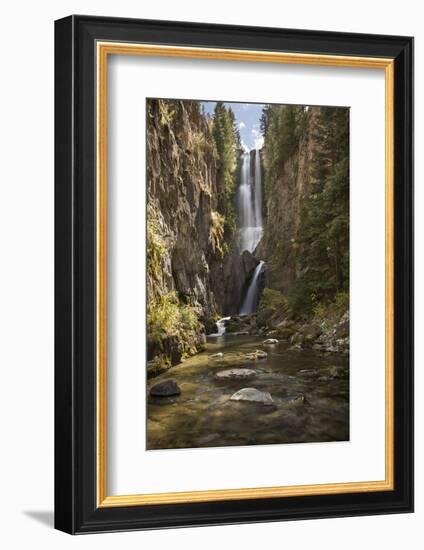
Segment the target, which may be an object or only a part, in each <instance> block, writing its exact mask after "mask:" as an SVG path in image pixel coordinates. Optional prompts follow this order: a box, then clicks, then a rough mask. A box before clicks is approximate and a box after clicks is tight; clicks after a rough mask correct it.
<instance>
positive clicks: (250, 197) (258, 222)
mask: <svg viewBox="0 0 424 550" xmlns="http://www.w3.org/2000/svg"><path fill="white" fill-rule="evenodd" d="M252 157H253V155H251V154H250V151H249V152H246V153H244V154H243V159H242V164H241V174H240V185H239V188H238V201H237V214H238V222H239V226H238V231H239V243H240V252H243V251H244V250H248V251H249V252H250V253H251V254H253V252H254V251H255V249H256V247H257V246H258V244H259V241H260V240H261V238H262V233H263V226H262V175H261V155H260V152H259V149H255V155H254V167H253V170H252V169H251V160H252ZM252 171H253V178H252ZM263 268H264V262H259V264H258V265H257V266H256V269H255V271H254V273H253V276H252V279H251V281H250V283H249V286H248V289H247V293H246V296H245V297H244V300H243V305H242V307H241V310H240V314H241V315H245V314H248V313H252V312H253V311H255V310H256V308H257V305H258V299H259V276H260V274H261V272H262V270H263Z"/></svg>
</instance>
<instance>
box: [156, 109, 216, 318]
mask: <svg viewBox="0 0 424 550" xmlns="http://www.w3.org/2000/svg"><path fill="white" fill-rule="evenodd" d="M147 116H148V124H147V127H148V135H147V144H148V154H147V185H148V188H147V193H148V224H150V225H151V226H152V230H153V231H154V232H155V233H156V235H155V236H154V237H153V238H157V239H160V240H161V241H162V250H161V252H162V254H161V258H160V265H159V266H156V267H158V269H157V273H154V270H153V269H149V273H148V281H147V290H148V295H149V296H151V295H154V294H155V293H158V292H161V293H164V292H169V291H171V290H177V291H178V292H180V293H182V294H187V295H188V296H190V297H191V298H192V299H193V300H194V301H195V302H197V303H198V304H200V305H201V307H202V308H203V310H204V313H205V314H206V315H212V314H214V313H215V311H216V303H215V299H214V296H213V292H212V290H211V282H210V264H211V263H213V262H214V261H217V260H218V259H219V255H220V248H221V246H222V238H223V228H222V227H221V224H220V215H219V212H218V210H217V208H218V197H219V194H220V189H218V188H217V183H218V182H217V178H216V159H215V158H214V154H215V151H214V148H213V144H212V140H211V135H210V131H209V128H208V126H207V123H206V121H205V119H204V117H203V116H202V114H201V113H200V111H199V107H198V105H196V104H195V103H190V102H187V101H186V102H179V101H175V102H168V101H167V102H162V101H161V100H151V101H149V104H148V113H147ZM152 267H153V266H152ZM156 275H158V276H157V277H156Z"/></svg>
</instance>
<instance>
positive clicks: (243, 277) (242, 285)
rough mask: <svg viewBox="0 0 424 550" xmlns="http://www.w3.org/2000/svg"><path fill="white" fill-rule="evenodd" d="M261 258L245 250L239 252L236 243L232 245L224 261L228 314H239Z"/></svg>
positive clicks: (225, 306) (225, 309)
mask: <svg viewBox="0 0 424 550" xmlns="http://www.w3.org/2000/svg"><path fill="white" fill-rule="evenodd" d="M258 263H259V260H258V259H256V258H255V257H254V256H253V255H252V254H251V253H250V252H248V251H247V250H245V251H244V252H243V253H242V254H240V253H239V250H238V247H237V246H236V243H233V244H232V245H231V247H230V253H229V254H228V255H227V256H226V258H225V262H224V281H222V283H223V288H224V289H225V296H224V308H223V309H224V311H225V312H226V313H227V314H228V315H234V314H237V313H238V312H239V311H240V306H241V303H242V300H243V297H244V295H245V293H246V290H247V286H248V284H249V282H250V280H251V278H252V275H253V272H254V271H255V269H256V266H257V265H258Z"/></svg>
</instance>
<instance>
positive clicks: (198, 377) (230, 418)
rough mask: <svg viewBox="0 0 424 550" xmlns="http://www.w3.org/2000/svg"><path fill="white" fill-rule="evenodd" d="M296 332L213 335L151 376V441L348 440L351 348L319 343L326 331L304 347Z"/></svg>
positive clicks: (157, 444)
mask: <svg viewBox="0 0 424 550" xmlns="http://www.w3.org/2000/svg"><path fill="white" fill-rule="evenodd" d="M245 321H246V320H245ZM230 328H231V327H230ZM236 332H239V333H240V332H243V331H236ZM295 334H297V332H296V331H295V332H294V333H293V334H292V335H291V336H290V338H289V339H279V338H277V337H271V336H267V337H266V338H265V337H264V335H252V334H238V335H237V334H236V335H234V334H231V333H227V334H224V335H220V336H218V337H213V338H208V342H207V344H206V351H205V352H203V353H200V354H198V355H196V356H194V357H191V358H189V359H186V360H185V361H184V362H183V363H181V364H179V365H177V366H175V367H173V368H171V369H170V370H169V371H167V372H166V373H164V374H161V375H160V376H157V377H155V378H153V379H150V380H148V384H147V392H148V397H147V399H148V407H147V449H149V450H152V449H176V448H192V447H218V446H231V445H254V444H260V445H264V444H282V443H306V442H318V441H322V442H324V441H345V440H348V439H349V364H348V356H347V355H346V354H345V353H344V352H343V350H341V351H339V352H337V353H334V352H333V353H330V354H328V353H322V350H318V349H313V346H314V344H318V343H319V342H318V339H319V338H320V337H321V335H322V331H321V333H320V334H319V335H316V336H315V337H314V339H313V343H312V345H310V346H309V345H308V346H305V345H304V344H303V343H300V346H301V348H302V352H301V353H299V349H298V348H296V343H293V342H292V341H291V339H292V337H293V335H295ZM274 336H275V335H274ZM267 340H268V342H267V343H265V342H266V341H267Z"/></svg>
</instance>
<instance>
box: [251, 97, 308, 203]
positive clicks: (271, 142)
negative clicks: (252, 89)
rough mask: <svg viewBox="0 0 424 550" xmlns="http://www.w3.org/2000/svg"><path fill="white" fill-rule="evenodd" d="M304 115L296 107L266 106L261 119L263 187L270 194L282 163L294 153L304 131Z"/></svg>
mask: <svg viewBox="0 0 424 550" xmlns="http://www.w3.org/2000/svg"><path fill="white" fill-rule="evenodd" d="M305 118H306V114H305V112H304V109H303V107H299V106H297V105H266V106H265V107H264V110H263V113H262V117H261V131H262V133H263V135H264V154H265V157H266V165H267V169H266V172H265V178H264V186H265V192H266V194H270V193H271V191H272V186H273V184H274V182H275V181H276V179H277V178H278V177H279V176H280V175H281V172H282V170H283V166H284V163H285V162H286V161H287V160H288V159H289V158H290V157H291V156H292V155H293V154H294V153H295V152H296V150H297V148H298V145H299V140H300V137H301V135H302V133H303V131H304V127H305Z"/></svg>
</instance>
